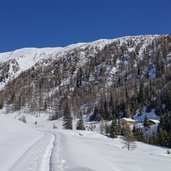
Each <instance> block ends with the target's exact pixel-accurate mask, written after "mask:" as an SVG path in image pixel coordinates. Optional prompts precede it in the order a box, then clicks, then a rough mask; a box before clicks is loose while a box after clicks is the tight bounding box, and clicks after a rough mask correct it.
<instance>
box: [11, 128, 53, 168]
mask: <svg viewBox="0 0 171 171" xmlns="http://www.w3.org/2000/svg"><path fill="white" fill-rule="evenodd" d="M41 132H43V133H44V136H43V137H42V138H41V139H40V140H38V141H37V142H36V143H35V144H34V145H32V146H31V147H30V148H29V149H28V150H27V151H26V152H25V154H24V155H23V156H22V157H21V158H20V159H19V160H18V161H17V162H16V163H15V164H14V165H13V167H12V168H11V169H10V170H9V171H49V170H50V162H51V161H50V158H51V153H52V151H53V147H54V142H55V135H54V134H53V133H51V132H49V131H46V130H44V131H43V130H41Z"/></svg>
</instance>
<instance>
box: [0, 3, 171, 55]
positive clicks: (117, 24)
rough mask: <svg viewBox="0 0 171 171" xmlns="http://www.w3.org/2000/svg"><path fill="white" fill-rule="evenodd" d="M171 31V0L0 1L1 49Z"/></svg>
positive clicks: (63, 44)
mask: <svg viewBox="0 0 171 171" xmlns="http://www.w3.org/2000/svg"><path fill="white" fill-rule="evenodd" d="M165 33H171V0H0V52H4V51H9V50H14V49H18V48H23V47H57V46H66V45H68V44H71V43H77V42H85V41H93V40H97V39H101V38H109V39H110V38H115V37H120V36H125V35H142V34H165Z"/></svg>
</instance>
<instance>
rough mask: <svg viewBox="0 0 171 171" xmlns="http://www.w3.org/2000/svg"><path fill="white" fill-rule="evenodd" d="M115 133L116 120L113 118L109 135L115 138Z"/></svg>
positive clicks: (116, 130) (116, 132) (116, 131)
mask: <svg viewBox="0 0 171 171" xmlns="http://www.w3.org/2000/svg"><path fill="white" fill-rule="evenodd" d="M117 134H118V129H117V122H116V120H113V121H112V124H111V126H110V137H111V138H117Z"/></svg>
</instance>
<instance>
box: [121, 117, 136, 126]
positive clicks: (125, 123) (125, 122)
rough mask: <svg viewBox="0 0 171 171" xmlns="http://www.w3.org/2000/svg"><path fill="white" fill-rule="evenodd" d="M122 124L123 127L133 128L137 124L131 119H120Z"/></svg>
mask: <svg viewBox="0 0 171 171" xmlns="http://www.w3.org/2000/svg"><path fill="white" fill-rule="evenodd" d="M120 123H121V125H122V126H133V125H134V124H135V120H133V119H131V118H122V119H120Z"/></svg>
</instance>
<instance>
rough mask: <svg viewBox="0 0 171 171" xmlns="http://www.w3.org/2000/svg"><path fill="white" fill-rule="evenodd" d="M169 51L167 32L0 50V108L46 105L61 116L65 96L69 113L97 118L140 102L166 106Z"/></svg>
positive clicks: (129, 112) (125, 110) (127, 110)
mask: <svg viewBox="0 0 171 171" xmlns="http://www.w3.org/2000/svg"><path fill="white" fill-rule="evenodd" d="M170 56H171V36H170V35H161V36H160V35H154V36H153V35H147V36H127V37H122V38H117V39H113V40H99V41H95V42H92V43H79V44H75V45H70V46H67V47H64V48H44V49H34V48H32V49H29V48H28V49H21V50H16V51H14V52H8V53H3V54H0V61H1V62H0V85H1V89H2V90H1V92H0V108H2V107H5V108H6V109H7V112H8V110H20V109H21V108H25V109H27V110H30V111H41V110H46V111H49V112H51V114H53V115H54V114H55V115H56V117H60V116H62V115H63V110H64V108H65V106H66V105H65V104H66V99H67V101H69V104H70V110H71V112H72V114H73V115H75V116H77V117H79V115H80V113H83V114H89V115H90V114H94V119H96V120H97V119H99V118H101V117H103V118H104V119H111V118H112V117H113V115H116V116H117V117H118V116H119V115H122V116H130V115H132V114H135V113H136V111H137V110H141V109H142V108H143V107H144V106H147V110H150V109H153V108H155V109H156V110H157V112H160V113H161V112H166V110H170V109H169V103H170V102H169V101H168V100H167V99H168V98H170V96H169V94H170V88H169V87H170V86H169V85H170V79H171V70H170V66H171V60H170ZM166 95H168V96H169V97H166ZM162 105H164V106H165V107H164V108H163V109H164V111H161V110H162V108H161V106H162ZM103 115H104V116H103Z"/></svg>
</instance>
